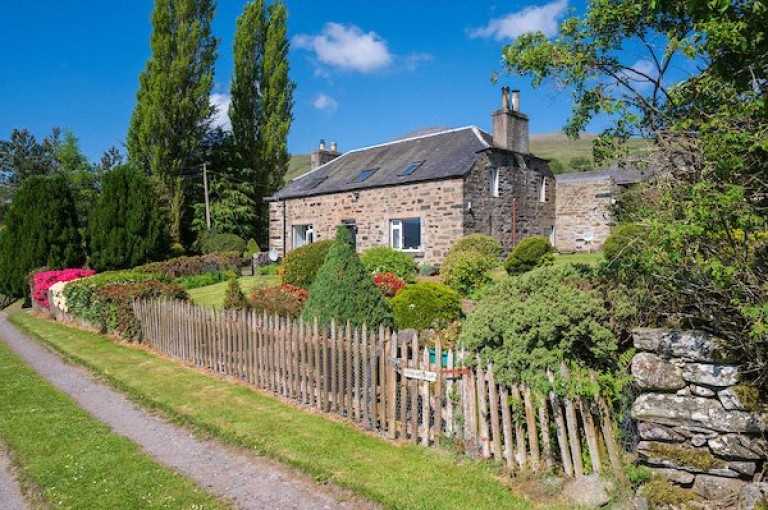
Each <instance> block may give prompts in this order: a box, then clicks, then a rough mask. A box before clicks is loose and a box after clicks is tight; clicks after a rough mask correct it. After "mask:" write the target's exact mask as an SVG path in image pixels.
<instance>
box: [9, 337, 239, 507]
mask: <svg viewBox="0 0 768 510" xmlns="http://www.w3.org/2000/svg"><path fill="white" fill-rule="evenodd" d="M0 441H1V442H2V443H4V444H5V445H6V446H7V447H8V449H9V450H10V451H11V452H12V454H13V458H14V463H15V465H16V467H17V470H18V473H19V478H20V480H21V483H22V486H23V487H25V488H26V489H27V490H26V492H28V493H31V494H32V495H33V499H34V500H35V503H36V504H37V505H36V506H40V507H45V508H77V509H89V508H121V509H131V508H136V509H138V508H179V509H181V508H225V507H224V506H223V505H221V504H220V503H218V502H217V500H215V499H214V498H213V497H212V496H210V495H208V494H207V493H205V492H203V491H202V489H200V488H198V487H197V486H196V485H195V484H194V483H193V482H191V481H190V480H187V479H186V478H184V477H182V476H179V475H177V474H175V473H173V472H172V471H171V470H170V469H168V468H166V467H164V466H161V465H159V464H158V463H156V462H155V461H154V460H152V459H151V458H149V457H148V456H146V455H145V454H144V453H142V452H141V450H140V449H139V447H138V446H136V445H135V444H133V443H132V442H131V441H129V440H128V439H126V438H124V437H122V436H118V435H115V434H113V433H111V432H110V430H109V428H108V427H107V426H106V425H104V424H102V423H101V422H99V421H96V420H95V419H93V418H91V416H90V415H89V414H88V413H86V412H85V411H83V410H82V409H81V408H80V407H79V406H78V405H77V404H76V403H75V402H74V401H73V400H71V399H70V398H69V397H68V396H66V395H64V394H63V393H61V392H59V391H58V390H56V389H55V388H54V387H52V386H51V385H49V384H48V383H47V382H46V381H44V380H43V379H42V378H40V377H39V376H38V375H37V374H36V373H35V372H34V371H32V370H31V369H29V368H27V367H26V366H25V365H24V363H23V362H22V361H21V360H20V359H19V358H18V357H16V355H15V354H13V353H12V352H11V351H10V349H9V348H8V347H7V346H6V345H5V344H4V343H3V342H0Z"/></svg>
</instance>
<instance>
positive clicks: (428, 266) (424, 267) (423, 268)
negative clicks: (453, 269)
mask: <svg viewBox="0 0 768 510" xmlns="http://www.w3.org/2000/svg"><path fill="white" fill-rule="evenodd" d="M419 274H420V275H421V276H435V275H438V274H440V266H438V265H436V264H433V263H431V262H423V263H422V264H421V265H420V266H419Z"/></svg>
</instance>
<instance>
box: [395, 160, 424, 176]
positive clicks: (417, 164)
mask: <svg viewBox="0 0 768 510" xmlns="http://www.w3.org/2000/svg"><path fill="white" fill-rule="evenodd" d="M423 164H424V161H414V162H413V163H409V164H408V166H407V167H405V168H403V171H402V172H400V175H401V176H404V175H411V174H412V173H413V172H415V171H416V170H418V169H419V168H421V165H423Z"/></svg>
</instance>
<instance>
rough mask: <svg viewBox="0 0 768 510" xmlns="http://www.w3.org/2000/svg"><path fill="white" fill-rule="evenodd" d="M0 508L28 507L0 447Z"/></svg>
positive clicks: (5, 509)
mask: <svg viewBox="0 0 768 510" xmlns="http://www.w3.org/2000/svg"><path fill="white" fill-rule="evenodd" d="M0 508H2V509H3V510H27V508H28V507H27V504H26V503H25V502H24V497H23V496H22V495H21V491H20V490H19V486H18V485H17V483H16V480H15V478H14V477H13V475H12V474H11V465H10V462H9V460H8V457H7V456H6V454H5V452H4V451H3V449H2V448H0Z"/></svg>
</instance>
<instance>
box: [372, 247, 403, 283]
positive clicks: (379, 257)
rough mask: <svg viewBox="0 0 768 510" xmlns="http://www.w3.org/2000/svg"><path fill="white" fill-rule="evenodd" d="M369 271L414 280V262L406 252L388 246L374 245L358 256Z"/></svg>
mask: <svg viewBox="0 0 768 510" xmlns="http://www.w3.org/2000/svg"><path fill="white" fill-rule="evenodd" d="M360 261H361V262H362V263H363V265H364V266H365V268H366V269H367V270H368V272H369V273H373V274H376V273H392V274H394V275H396V276H398V277H399V278H402V279H403V280H405V281H406V282H408V283H413V282H415V281H416V264H415V263H414V262H413V258H411V256H410V255H408V254H407V253H404V252H402V251H397V250H394V249H392V248H390V247H389V246H374V247H373V248H369V249H367V250H365V252H363V254H362V256H361V257H360Z"/></svg>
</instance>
